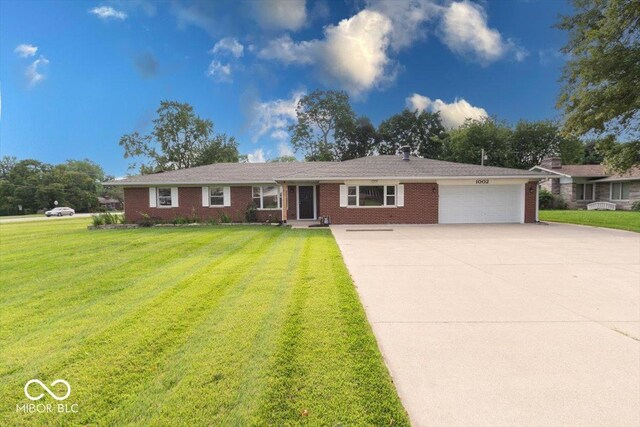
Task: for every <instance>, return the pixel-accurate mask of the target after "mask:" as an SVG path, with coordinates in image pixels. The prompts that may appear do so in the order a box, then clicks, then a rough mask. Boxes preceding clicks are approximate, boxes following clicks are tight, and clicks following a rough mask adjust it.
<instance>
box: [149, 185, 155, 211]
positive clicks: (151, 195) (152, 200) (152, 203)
mask: <svg viewBox="0 0 640 427" xmlns="http://www.w3.org/2000/svg"><path fill="white" fill-rule="evenodd" d="M149 207H150V208H155V207H156V187H149Z"/></svg>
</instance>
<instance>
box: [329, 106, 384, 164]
mask: <svg viewBox="0 0 640 427" xmlns="http://www.w3.org/2000/svg"><path fill="white" fill-rule="evenodd" d="M338 134H339V137H338V138H337V141H336V146H337V153H338V155H339V156H340V158H339V160H350V159H357V158H358V157H365V156H371V155H373V154H374V153H375V152H376V151H377V150H378V148H379V144H380V137H379V134H378V131H377V129H376V127H375V126H374V125H373V124H372V123H371V120H369V118H368V117H366V116H360V117H358V118H357V119H356V120H355V121H353V122H351V121H346V122H345V123H344V125H343V126H339V127H338Z"/></svg>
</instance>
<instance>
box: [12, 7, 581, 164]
mask: <svg viewBox="0 0 640 427" xmlns="http://www.w3.org/2000/svg"><path fill="white" fill-rule="evenodd" d="M570 12H571V10H570V6H569V5H568V4H567V3H566V2H564V1H551V0H548V1H533V0H531V1H516V0H512V1H511V0H510V1H487V2H473V1H436V0H412V1H407V2H403V1H400V0H345V1H342V0H339V1H319V2H312V1H306V2H305V1H304V0H286V1H278V0H262V1H242V0H240V1H228V2H224V1H220V2H215V3H212V2H205V1H180V0H175V1H172V2H151V1H146V0H130V1H103V2H100V1H98V2H93V1H65V2H61V1H57V2H54V1H44V0H40V1H34V2H30V1H24V0H21V1H7V0H4V1H2V2H0V91H1V95H2V98H1V100H2V103H1V115H0V151H1V154H2V155H3V156H4V155H13V156H16V157H18V158H19V159H24V158H36V159H39V160H41V161H45V162H50V163H59V162H63V161H65V160H66V159H81V158H88V159H91V160H93V161H95V162H97V163H99V164H101V165H102V166H103V167H104V169H105V171H106V172H107V173H110V174H113V175H116V176H123V175H125V174H126V173H127V166H128V160H126V159H124V158H123V156H122V154H123V151H122V149H121V147H120V146H119V145H118V140H119V138H120V136H122V135H123V134H126V133H130V132H133V131H139V132H142V133H145V132H148V131H149V130H150V126H151V120H152V119H153V117H154V114H155V110H156V109H157V108H158V105H159V103H160V101H161V100H164V99H170V100H178V101H181V102H188V103H190V104H192V105H193V106H194V108H195V110H196V112H197V113H198V114H199V115H201V116H203V117H206V118H209V119H211V120H213V122H214V124H215V128H216V131H217V132H225V133H227V134H230V135H234V136H235V137H236V138H237V139H238V140H239V142H240V148H241V152H243V153H247V154H250V155H251V156H250V158H251V160H253V161H260V160H263V159H269V158H273V157H276V156H278V155H281V154H289V153H290V151H291V149H290V146H289V144H288V135H287V134H286V131H285V130H286V126H287V125H288V124H289V123H291V122H292V120H293V119H294V115H293V114H294V106H295V102H296V100H297V99H298V98H299V97H300V96H301V95H302V94H304V93H307V92H309V91H312V90H314V89H316V88H319V89H342V90H346V91H347V92H348V93H349V94H350V96H351V99H352V105H353V107H354V109H355V110H356V112H357V113H358V114H362V115H367V116H369V117H370V118H371V120H372V121H373V122H374V124H376V125H377V124H378V123H379V122H380V121H381V120H384V119H385V118H387V117H389V116H391V115H393V114H395V113H397V112H400V111H401V110H402V109H403V108H405V107H407V106H409V107H411V108H421V109H427V110H429V111H441V114H442V117H443V119H444V121H445V124H446V125H447V126H448V127H455V126H457V125H459V124H460V123H461V122H462V121H463V120H464V118H465V117H476V118H477V117H481V116H483V115H491V116H494V115H495V116H497V117H498V118H500V119H504V120H507V121H510V122H515V121H517V120H519V119H528V120H538V119H546V118H549V119H556V118H558V117H559V113H558V111H557V110H556V109H555V107H554V105H555V100H556V97H557V93H558V88H559V84H558V78H559V76H560V69H561V67H562V65H563V57H562V55H560V54H559V53H558V49H559V48H560V47H561V46H562V45H563V44H564V43H565V40H566V35H565V34H564V33H563V32H561V31H559V30H556V29H553V28H551V27H552V25H553V24H554V23H555V22H556V20H557V16H558V14H559V13H563V14H567V13H570Z"/></svg>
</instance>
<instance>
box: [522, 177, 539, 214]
mask: <svg viewBox="0 0 640 427" xmlns="http://www.w3.org/2000/svg"><path fill="white" fill-rule="evenodd" d="M537 186H538V182H537V181H529V182H527V184H526V185H525V186H524V222H525V223H533V222H536V205H537V204H538V200H537V199H536V187H537Z"/></svg>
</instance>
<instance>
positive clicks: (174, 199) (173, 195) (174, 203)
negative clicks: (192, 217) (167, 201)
mask: <svg viewBox="0 0 640 427" xmlns="http://www.w3.org/2000/svg"><path fill="white" fill-rule="evenodd" d="M171 207H172V208H177V207H178V187H171Z"/></svg>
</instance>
